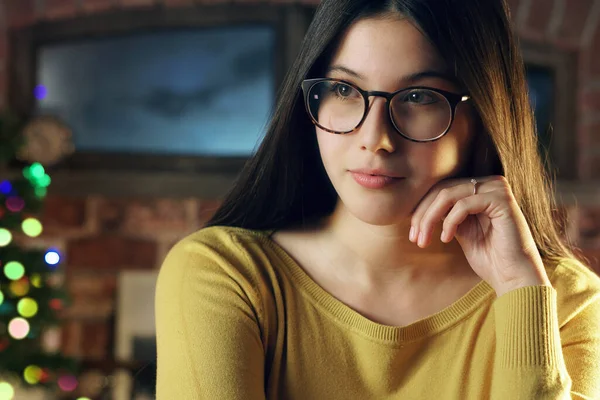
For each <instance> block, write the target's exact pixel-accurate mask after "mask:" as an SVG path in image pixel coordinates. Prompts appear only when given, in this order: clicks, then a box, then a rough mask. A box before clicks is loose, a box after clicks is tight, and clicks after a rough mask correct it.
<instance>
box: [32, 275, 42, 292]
mask: <svg viewBox="0 0 600 400" xmlns="http://www.w3.org/2000/svg"><path fill="white" fill-rule="evenodd" d="M31 284H32V285H33V287H36V288H38V289H39V288H41V287H42V285H43V283H42V276H41V275H40V274H32V275H31Z"/></svg>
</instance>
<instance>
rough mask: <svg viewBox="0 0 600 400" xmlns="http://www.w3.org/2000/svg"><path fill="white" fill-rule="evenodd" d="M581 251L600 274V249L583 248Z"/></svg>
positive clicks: (585, 259) (587, 261) (588, 262)
mask: <svg viewBox="0 0 600 400" xmlns="http://www.w3.org/2000/svg"><path fill="white" fill-rule="evenodd" d="M581 253H582V255H583V257H584V261H586V263H587V265H588V266H590V267H591V268H592V269H593V270H594V271H596V273H597V274H599V275H600V249H586V248H584V249H582V250H581Z"/></svg>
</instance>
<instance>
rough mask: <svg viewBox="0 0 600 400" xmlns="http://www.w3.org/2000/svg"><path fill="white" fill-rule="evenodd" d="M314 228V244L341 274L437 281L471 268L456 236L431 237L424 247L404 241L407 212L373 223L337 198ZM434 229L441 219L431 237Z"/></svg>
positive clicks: (379, 280)
mask: <svg viewBox="0 0 600 400" xmlns="http://www.w3.org/2000/svg"><path fill="white" fill-rule="evenodd" d="M319 230H320V231H321V234H320V235H319V236H320V237H321V239H320V242H321V246H320V248H321V249H322V251H323V253H324V256H325V258H326V259H327V260H328V261H329V262H328V265H330V266H335V268H336V269H337V270H338V271H337V272H339V275H340V276H344V277H345V279H349V280H353V281H357V282H363V283H366V284H368V285H379V284H383V283H385V282H389V281H390V280H394V281H398V280H401V281H403V282H406V283H416V282H437V281H439V280H444V279H447V278H450V277H457V276H471V277H472V276H473V275H474V274H475V273H474V272H473V271H472V270H471V268H470V267H469V264H468V262H467V260H466V259H465V257H464V254H463V251H462V249H461V247H460V245H459V244H458V242H457V241H456V240H453V241H452V242H450V243H443V242H441V241H440V240H433V242H432V243H431V244H430V245H429V246H428V247H427V248H425V249H422V248H420V247H418V246H417V245H416V244H415V243H412V242H410V241H409V240H408V233H409V230H410V216H408V217H407V218H405V219H401V220H400V221H397V222H396V223H395V224H393V225H386V226H375V225H370V224H367V223H365V222H363V221H361V220H359V219H357V218H356V217H354V216H353V215H352V214H350V213H349V212H348V211H347V210H346V209H345V207H343V205H339V204H338V207H336V209H335V211H334V212H333V214H332V215H331V216H330V217H328V218H327V219H325V220H324V221H323V225H322V226H321V229H319ZM440 234H441V224H440V226H438V227H436V230H435V231H434V236H433V237H438V238H439V236H440ZM436 235H437V236H436Z"/></svg>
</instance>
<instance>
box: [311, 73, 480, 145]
mask: <svg viewBox="0 0 600 400" xmlns="http://www.w3.org/2000/svg"><path fill="white" fill-rule="evenodd" d="M302 91H303V93H304V105H305V106H306V111H307V112H308V114H309V116H310V118H311V120H312V121H313V123H314V124H315V125H317V126H318V127H319V128H321V129H323V130H325V131H327V132H331V133H336V134H345V133H350V132H353V131H355V130H356V129H358V128H359V127H360V125H361V124H362V123H363V122H364V120H365V119H366V118H367V114H368V112H369V97H372V96H378V97H383V98H385V99H386V105H387V109H388V114H389V116H390V120H391V121H392V125H393V126H394V128H395V129H396V131H398V133H399V134H400V135H402V136H403V137H405V138H406V139H408V140H411V141H413V142H432V141H434V140H438V139H439V138H441V137H442V136H444V135H445V134H446V133H448V131H449V130H450V127H451V126H452V122H453V121H454V116H455V114H456V106H457V105H458V104H459V103H461V102H463V101H467V100H469V99H470V96H468V95H466V94H456V93H450V92H446V91H444V90H440V89H435V88H430V87H425V86H413V87H407V88H404V89H401V90H398V91H396V92H393V93H389V92H380V91H375V90H373V91H367V90H362V89H361V88H359V87H358V86H356V85H354V84H352V83H350V82H346V81H344V80H341V79H333V78H317V79H306V80H304V81H303V82H302Z"/></svg>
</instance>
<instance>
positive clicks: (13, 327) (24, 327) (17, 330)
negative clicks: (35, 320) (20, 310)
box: [8, 317, 30, 340]
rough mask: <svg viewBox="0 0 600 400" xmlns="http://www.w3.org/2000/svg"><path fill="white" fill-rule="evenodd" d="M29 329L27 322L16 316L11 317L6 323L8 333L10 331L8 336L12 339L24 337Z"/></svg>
mask: <svg viewBox="0 0 600 400" xmlns="http://www.w3.org/2000/svg"><path fill="white" fill-rule="evenodd" d="M29 330H30V327H29V322H27V320H26V319H23V318H20V317H17V318H13V319H12V320H11V321H10V322H9V323H8V333H10V336H12V337H13V338H14V339H18V340H20V339H23V338H25V337H26V336H27V335H28V334H29Z"/></svg>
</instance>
